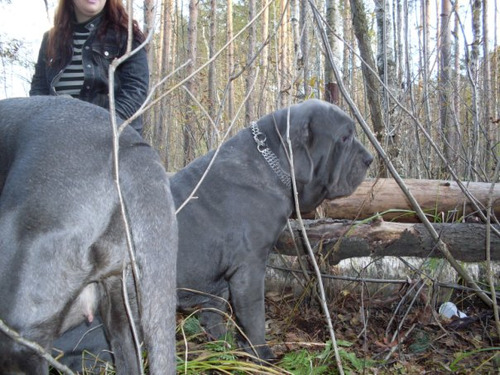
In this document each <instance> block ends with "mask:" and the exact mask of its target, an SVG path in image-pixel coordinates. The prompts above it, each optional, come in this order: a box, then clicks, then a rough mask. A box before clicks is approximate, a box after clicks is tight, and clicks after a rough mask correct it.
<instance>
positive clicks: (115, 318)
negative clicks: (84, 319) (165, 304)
mask: <svg viewBox="0 0 500 375" xmlns="http://www.w3.org/2000/svg"><path fill="white" fill-rule="evenodd" d="M102 286H103V291H104V293H103V297H102V300H101V309H100V311H101V317H102V320H103V323H104V328H105V331H106V336H107V337H108V340H109V343H110V345H111V350H112V351H113V356H114V359H115V368H116V373H117V374H123V375H126V374H139V373H140V368H139V362H138V355H137V352H136V349H135V345H134V340H133V336H132V330H131V328H130V321H129V318H128V316H127V314H126V312H125V307H124V306H125V305H124V300H123V292H122V282H121V277H118V276H112V277H109V278H107V279H106V280H104V281H103V282H102ZM127 289H128V292H129V293H128V295H129V296H131V297H130V299H131V300H130V303H131V305H132V307H133V309H132V313H133V314H134V318H135V320H136V327H137V329H138V330H140V324H139V323H138V320H137V318H138V317H137V307H136V301H135V299H134V298H133V297H132V295H133V293H130V292H131V291H133V290H134V287H133V285H131V283H128V287H127Z"/></svg>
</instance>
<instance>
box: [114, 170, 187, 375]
mask: <svg viewBox="0 0 500 375" xmlns="http://www.w3.org/2000/svg"><path fill="white" fill-rule="evenodd" d="M140 167H141V168H143V169H142V171H140V172H138V171H137V170H136V171H134V172H135V173H134V174H135V175H134V177H133V180H134V182H133V183H132V186H131V185H130V184H127V188H126V189H127V194H124V197H126V198H125V203H126V205H127V211H128V215H129V219H130V228H131V232H132V236H133V242H134V244H135V253H136V258H137V263H138V265H139V274H140V277H139V280H140V282H139V291H140V294H141V295H140V299H139V300H140V301H139V302H140V315H141V323H142V331H143V334H144V342H145V344H146V348H147V350H148V361H149V369H150V374H152V375H158V374H162V375H163V374H167V375H174V374H175V363H176V361H175V308H176V302H177V298H176V261H177V245H178V233H177V221H176V219H175V208H174V202H173V199H172V196H171V194H170V187H169V182H168V179H167V176H166V174H165V171H164V170H163V167H162V166H161V165H160V164H159V163H158V164H157V165H156V164H155V165H154V166H151V165H147V166H145V165H141V166H140ZM156 169H157V170H156ZM137 173H138V174H137ZM145 173H147V178H144V179H142V181H141V176H142V177H145V176H144V175H145Z"/></svg>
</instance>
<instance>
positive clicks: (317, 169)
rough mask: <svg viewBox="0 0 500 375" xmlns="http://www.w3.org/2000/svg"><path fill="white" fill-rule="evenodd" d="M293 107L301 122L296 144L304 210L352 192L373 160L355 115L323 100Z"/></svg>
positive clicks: (296, 166) (295, 118) (291, 113)
mask: <svg viewBox="0 0 500 375" xmlns="http://www.w3.org/2000/svg"><path fill="white" fill-rule="evenodd" d="M290 110H291V112H290V117H291V118H293V119H294V121H299V123H300V124H301V125H300V126H299V127H297V128H298V132H300V133H299V134H297V135H296V136H295V137H294V139H295V140H296V142H294V145H293V147H294V165H295V171H296V175H297V176H298V178H297V186H298V192H299V203H300V208H301V211H303V212H307V211H312V210H314V209H315V208H316V207H317V206H318V205H319V204H320V203H321V202H322V201H323V200H324V199H334V198H338V197H342V196H347V195H350V194H352V193H353V192H354V190H356V188H357V187H358V185H359V184H360V183H361V182H362V181H363V180H364V178H365V175H366V172H367V170H368V167H369V166H370V164H371V163H372V161H373V156H372V155H371V154H370V153H369V152H368V151H367V150H366V149H365V147H364V146H363V145H362V144H361V143H360V142H359V141H358V140H357V139H356V136H355V129H354V122H353V121H352V119H350V118H349V117H348V116H347V115H346V114H345V113H344V112H343V111H341V110H340V109H339V108H338V107H336V106H334V105H332V104H329V103H326V102H321V101H307V102H304V103H302V104H299V105H297V106H293V107H291V109H290Z"/></svg>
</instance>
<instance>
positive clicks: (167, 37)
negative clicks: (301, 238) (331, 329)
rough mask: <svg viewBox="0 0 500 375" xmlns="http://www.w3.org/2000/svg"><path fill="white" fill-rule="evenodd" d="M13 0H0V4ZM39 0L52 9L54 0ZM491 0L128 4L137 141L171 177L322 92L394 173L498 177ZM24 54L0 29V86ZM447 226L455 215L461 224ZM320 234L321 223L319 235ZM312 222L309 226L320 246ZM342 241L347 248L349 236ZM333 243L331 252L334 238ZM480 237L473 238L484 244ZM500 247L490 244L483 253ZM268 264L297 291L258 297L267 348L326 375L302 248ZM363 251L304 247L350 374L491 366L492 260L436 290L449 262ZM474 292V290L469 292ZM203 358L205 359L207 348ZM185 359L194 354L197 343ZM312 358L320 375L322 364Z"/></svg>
mask: <svg viewBox="0 0 500 375" xmlns="http://www.w3.org/2000/svg"><path fill="white" fill-rule="evenodd" d="M15 1H16V0H0V4H2V3H3V4H10V3H14V2H15ZM38 1H42V0H38ZM43 1H44V4H45V6H46V9H47V13H48V14H49V15H50V16H51V15H52V14H51V13H53V9H54V6H55V3H56V2H55V1H54V0H43ZM129 5H130V6H132V4H129ZM499 6H500V5H498V4H497V2H496V1H493V0H467V1H465V0H455V1H450V0H323V1H319V0H271V1H267V0H244V1H233V0H227V1H226V0H189V1H188V0H184V1H182V0H161V1H154V0H135V1H134V2H133V11H134V18H136V19H138V20H139V21H140V24H141V25H142V26H143V30H144V31H145V32H146V34H147V35H148V36H149V38H150V39H149V43H148V45H147V51H148V56H149V65H150V70H151V96H150V98H149V101H148V106H147V109H146V111H145V112H144V118H145V137H146V139H147V140H148V141H149V142H150V143H151V144H152V145H153V146H154V147H155V148H156V149H157V150H158V152H159V153H160V155H161V158H162V160H163V161H164V163H165V166H166V168H167V170H168V171H170V172H175V171H177V170H179V169H181V168H182V167H184V166H185V165H186V164H188V163H189V162H190V161H191V160H193V159H194V158H196V157H197V156H200V155H203V154H205V153H206V152H207V151H208V150H209V149H213V148H215V147H217V146H218V145H219V144H220V143H221V142H222V141H223V140H224V139H226V137H228V136H230V135H232V134H234V133H235V132H237V131H238V130H240V129H242V128H243V127H246V126H248V124H249V123H250V122H251V121H253V120H256V119H258V118H259V117H261V116H263V115H265V114H267V113H269V112H271V111H274V110H276V109H279V108H283V107H287V106H289V105H291V104H293V103H296V102H300V101H302V100H305V99H307V98H320V99H324V100H328V101H330V102H333V103H335V104H337V105H338V106H339V107H341V108H342V109H343V110H344V111H346V112H347V113H349V114H350V115H351V116H352V117H353V118H356V119H357V121H358V122H360V123H361V122H362V121H365V122H366V123H367V124H368V126H369V129H362V127H358V136H359V138H360V139H361V141H362V142H363V143H364V144H365V145H367V147H369V148H371V151H372V153H373V154H374V155H376V154H377V151H376V150H375V147H374V146H373V144H372V143H371V142H370V140H369V138H370V137H369V136H368V135H367V132H370V133H372V134H374V135H375V137H376V139H377V141H378V143H379V144H380V145H381V146H382V150H383V151H384V153H385V155H386V156H387V159H388V160H389V161H390V162H391V164H392V165H393V166H394V168H395V170H396V172H397V173H398V174H399V175H400V176H401V177H403V178H405V179H419V180H420V179H431V180H438V179H439V180H448V179H450V180H460V181H469V182H485V183H488V185H489V184H491V183H497V182H498V180H499V173H500V172H499V162H498V158H499V157H500V144H499V141H500V126H499V124H500V105H499V100H500V98H499V96H500V81H499V79H500V78H499V74H500V57H499V53H500V47H499V41H498V37H499V36H500V34H499V31H498V20H499V18H500V16H499V12H500V9H499ZM130 9H132V8H130ZM24 48H25V47H24V46H23V42H22V40H16V39H6V38H5V36H3V34H2V33H1V32H0V84H2V83H4V84H6V80H4V79H3V78H2V76H3V77H6V76H8V75H9V74H11V73H10V72H11V70H12V69H14V68H16V67H24V68H26V69H28V70H29V69H32V67H33V64H34V61H28V60H26V58H25V57H24V56H25V50H24ZM2 73H3V74H2ZM360 120H362V121H360ZM379 160H380V161H379V162H378V163H373V165H372V167H371V168H370V171H369V177H371V178H380V177H390V176H389V173H388V168H387V165H386V163H384V162H382V158H379ZM386 193H389V195H390V191H389V192H386ZM424 193H425V192H424ZM437 214H438V213H437ZM316 215H318V213H316ZM436 216H437V215H436ZM493 216H494V215H493ZM454 220H456V221H458V222H462V223H463V222H465V221H466V218H464V217H455V218H454ZM489 220H490V218H489ZM435 221H436V222H437V221H439V217H436V218H435ZM442 221H446V220H444V219H443V220H442ZM478 221H481V220H479V219H477V218H474V223H476V224H474V225H480V224H477V222H478ZM491 221H492V222H495V219H494V218H492V219H491ZM365 224H367V223H366V222H364V223H363V225H365ZM313 225H322V223H321V222H320V223H319V224H318V223H313V224H311V226H313ZM332 225H336V224H335V223H334V224H332ZM398 225H399V224H398ZM444 225H445V224H444ZM460 225H464V226H465V225H469V224H460ZM366 227H367V228H368V229H367V232H368V234H369V235H371V233H372V229H373V227H374V226H373V225H372V224H369V223H368V224H367V225H365V226H358V227H356V228H355V230H357V231H358V235H359V236H360V238H361V237H362V235H363V233H362V230H363V228H366ZM485 227H487V226H485V225H481V227H480V229H473V230H472V231H471V230H470V228H471V227H468V228H469V229H468V230H467V231H466V232H464V230H463V229H461V228H458V227H453V228H454V230H456V232H453V233H455V234H454V236H455V237H458V234H459V233H462V234H465V235H467V236H469V237H467V241H468V242H473V241H471V240H470V238H474V233H475V232H474V231H477V232H478V233H479V231H481V235H483V234H484V233H483V232H484V228H485ZM332 228H333V227H327V231H328V232H329V233H332V232H333V229H332ZM475 228H476V227H475ZM477 228H479V227H477ZM313 229H314V228H313ZM320 229H321V228H320ZM320 229H316V230H317V232H319V235H318V236H317V237H318V238H321V241H319V242H320V244H319V245H318V246H320V247H322V246H323V242H322V241H323V239H324V232H321V230H320ZM391 230H392V229H391ZM492 231H493V233H492V235H493V236H498V228H495V227H493V226H492ZM309 233H312V232H309ZM389 233H390V234H391V235H392V233H393V232H389ZM440 233H441V232H440ZM486 233H489V232H488V230H486ZM343 236H344V232H342V234H341V235H340V237H342V238H343ZM391 238H392V237H391ZM443 238H444V236H443ZM478 238H479V237H478ZM481 238H482V237H481ZM496 240H497V237H495V238H494V241H491V243H492V244H496V243H497V242H498V241H496ZM354 241H358V242H356V243H355V245H356V246H357V247H358V248H359V244H360V242H359V238H358V239H356V238H355V239H354ZM480 241H483V239H481V240H480ZM495 241H496V242H495ZM340 242H341V241H340ZM332 243H333V245H332V246H334V247H335V249H337V247H336V246H337V245H336V244H337V239H335V241H333V240H332ZM478 243H479V247H481V246H482V243H483V242H479V240H478ZM344 244H348V243H347V241H344ZM434 244H435V242H433V243H432V247H433V248H434V247H435V245H434ZM474 244H475V243H474ZM485 246H487V245H485ZM492 246H497V245H492ZM459 247H461V245H460V246H459ZM498 248H499V247H498V246H497V248H496V249H497V250H498ZM371 249H372V247H369V249H368V250H369V251H368V250H367V252H366V254H363V255H368V254H369V253H370V252H371V251H372V250H371ZM493 250H495V249H493ZM349 251H352V250H351V249H349ZM479 251H481V249H479ZM318 254H319V253H318ZM498 254H500V253H496V252H495V251H494V252H493V259H497V257H498ZM383 255H387V254H382V256H383ZM273 258H280V263H279V265H276V264H275V263H272V264H270V277H269V278H268V281H270V283H272V282H273V281H274V279H275V278H276V277H278V278H281V279H283V278H285V280H287V282H288V283H289V284H291V283H297V284H299V285H300V286H301V287H302V289H301V290H302V291H303V294H301V296H300V298H299V299H297V298H293V299H291V298H290V295H292V294H293V292H290V291H289V290H288V289H286V290H280V292H279V293H278V292H274V293H272V294H271V295H268V298H267V304H268V312H269V315H270V317H269V321H270V322H271V323H270V324H271V330H270V335H271V336H272V337H273V339H274V338H275V340H274V341H275V342H278V343H284V344H282V345H281V347H280V346H275V347H274V350H275V351H276V352H277V353H278V354H280V355H283V354H284V355H285V357H284V358H283V361H282V362H281V364H280V366H282V367H281V368H282V369H283V368H285V367H286V366H285V361H286V360H287V354H286V353H288V352H290V351H294V352H295V354H296V356H297V357H296V358H298V356H299V355H300V353H302V351H299V350H303V348H304V347H306V348H316V349H317V348H320V349H319V351H320V352H321V354H320V355H319V356H316V354H312V355H311V356H309V357H307V356H306V357H305V359H304V361H305V363H311V368H309V367H307V366H308V365H305V370H304V372H300V371H291V370H290V371H291V372H290V373H294V374H302V373H304V374H305V373H317V374H320V373H328V374H330V373H334V372H332V371H335V370H333V369H334V368H335V366H334V365H332V363H333V359H332V356H331V352H330V351H329V350H330V349H329V347H328V345H329V344H326V345H325V344H324V343H325V342H327V341H328V340H329V339H330V336H329V335H328V333H327V332H326V329H325V324H324V317H323V316H321V313H320V312H319V311H320V309H318V307H317V305H315V304H314V302H311V301H314V300H315V298H316V297H317V291H316V290H315V286H314V285H316V284H315V281H314V277H313V276H311V275H312V273H311V269H312V267H311V266H310V264H308V262H307V261H305V262H303V263H301V259H300V258H301V257H290V259H288V260H287V258H286V255H275V254H273ZM346 258H347V257H346ZM365 260H366V262H364V261H362V262H361V263H352V262H351V261H350V260H347V261H344V263H341V264H340V266H339V268H336V267H337V266H334V265H333V264H329V263H328V259H327V256H324V257H323V255H321V254H320V255H318V262H319V263H320V267H321V271H322V273H323V277H324V278H325V283H326V288H327V295H328V303H329V306H330V309H331V310H332V314H333V316H334V319H335V322H334V325H335V331H336V334H337V335H338V337H339V338H340V339H341V340H344V344H345V343H346V342H347V343H348V344H349V345H346V346H350V345H353V346H352V347H351V348H350V350H349V352H348V351H347V349H346V351H345V352H342V350H341V353H344V354H345V355H346V356H347V357H344V365H345V366H347V368H349V369H351V370H353V371H354V372H351V373H361V372H363V369H365V368H368V367H370V368H371V367H374V366H379V368H380V362H378V364H376V363H375V362H372V361H371V360H372V359H376V360H377V361H379V360H381V359H384V360H385V362H383V363H384V366H386V365H387V366H390V367H386V368H384V369H385V370H387V372H384V370H381V372H380V373H391V374H392V373H396V372H397V373H401V374H406V373H408V374H410V373H418V374H420V373H424V372H425V371H428V370H429V371H431V372H432V373H450V372H452V370H453V369H456V368H458V369H459V370H463V372H461V373H481V371H483V370H484V369H487V370H488V371H490V370H491V371H497V370H498V365H497V364H496V363H497V362H498V357H499V356H498V355H497V354H498V349H499V345H498V342H499V340H498V337H500V319H499V318H498V307H497V304H496V297H495V294H494V293H495V289H498V287H496V288H495V285H496V284H498V274H494V275H493V274H492V269H493V267H492V266H491V264H488V267H486V271H485V268H483V267H481V266H476V265H473V266H467V267H465V268H466V271H465V275H466V276H467V277H464V276H463V275H460V276H457V274H456V273H454V274H453V275H452V276H451V277H447V278H446V280H445V282H444V283H443V280H442V279H439V280H438V278H440V277H441V276H442V275H443V274H445V273H446V272H448V271H450V269H451V267H449V264H448V262H447V261H443V260H438V259H434V258H422V259H420V260H419V261H418V262H417V263H412V262H410V261H408V260H406V259H403V258H401V257H395V258H392V259H389V257H386V258H385V262H383V263H382V262H379V261H377V260H374V259H371V258H366V259H365ZM363 262H364V263H363ZM297 263H299V264H297ZM333 263H335V262H333ZM292 268H293V270H292ZM396 268H400V269H402V272H401V273H402V274H404V275H405V277H404V278H403V277H400V278H399V279H393V280H387V277H385V278H384V275H386V272H387V270H390V271H393V270H394V269H396ZM453 268H454V269H455V270H456V269H457V268H456V267H455V266H453ZM298 269H300V270H301V271H298ZM280 272H281V273H280ZM297 273H299V274H300V273H303V274H302V277H299V276H300V275H299V276H297V275H296V274H297ZM348 273H349V275H351V276H347V278H344V279H343V281H340V282H337V283H333V282H330V281H328V280H329V279H336V278H337V279H338V278H342V277H341V276H339V274H341V275H343V276H345V275H346V274H348ZM485 274H488V277H486V276H485ZM292 275H293V276H292ZM390 276H391V277H392V274H391V275H390ZM349 277H351V278H349ZM367 277H372V278H371V279H367ZM469 277H470V279H472V280H473V281H474V282H476V281H477V282H478V284H479V287H481V289H482V290H486V293H487V294H488V295H489V296H491V295H492V300H493V309H496V324H495V327H493V325H492V323H491V321H490V323H483V321H482V320H481V319H482V317H484V316H486V315H484V314H485V312H484V309H485V308H486V310H488V312H487V314H490V310H489V309H490V308H491V304H488V303H486V304H483V302H484V301H485V298H488V297H485V298H481V299H480V298H478V297H476V296H475V294H472V293H471V289H469V286H470V285H471V282H469V281H467V282H463V280H464V279H465V280H468V278H469ZM459 284H460V285H459ZM464 284H465V285H464ZM379 285H383V286H380V287H379ZM391 285H396V286H393V287H391ZM479 287H478V286H477V285H475V284H474V286H473V289H476V288H479ZM275 290H278V289H275ZM488 290H489V291H488ZM289 292H290V293H289ZM447 300H452V301H455V302H456V303H457V305H459V307H460V308H461V309H462V310H463V311H467V313H468V315H469V316H471V317H473V318H474V320H471V321H470V323H468V324H469V325H467V324H465V323H463V325H462V326H461V327H462V328H464V327H465V329H466V331H464V332H460V331H459V330H458V329H459V328H460V327H459V328H457V326H458V324H456V325H455V326H452V325H451V324H452V323H453V322H451V323H450V325H445V328H446V329H447V330H448V331H447V333H443V332H442V330H443V331H444V328H443V326H442V324H443V325H444V324H445V323H443V322H442V321H440V320H439V319H437V318H436V312H437V311H438V308H439V305H440V304H441V303H442V302H443V301H447ZM481 300H482V301H481ZM459 302H460V304H459ZM304 306H305V307H304ZM488 316H490V315H488ZM471 319H472V318H471ZM188 322H189V321H188ZM396 322H397V326H396ZM436 322H437V324H436ZM292 323H293V324H292ZM460 324H462V323H460ZM474 324H476V325H474ZM186 325H187V323H186V322H184V323H182V326H183V327H184V326H186ZM291 326H294V328H293V329H291V328H290V327H291ZM438 326H439V328H437V327H438ZM485 327H486V328H485ZM495 331H496V332H495ZM445 332H446V331H445ZM191 342H192V341H191ZM305 343H308V344H307V345H306V344H305ZM412 346H413V348H412ZM485 348H486V349H485ZM190 350H192V348H191V347H190ZM217 350H219V349H217ZM224 350H225V349H224ZM224 350H223V351H224ZM327 351H328V353H327V354H325V353H326V352H327ZM201 352H202V353H203V355H206V349H205V348H203V349H201ZM352 352H355V353H356V355H355V356H354V357H352ZM479 352H481V353H479ZM193 353H194V354H193ZM224 353H225V354H224V355H226V354H227V353H226V352H225V351H224ZM316 353H317V352H316ZM346 353H347V354H346ZM491 353H493V354H491ZM219 354H220V353H219ZM219 354H218V355H219ZM191 355H194V356H195V357H196V351H194V352H193V351H191V352H190V356H191ZM221 355H222V354H221ZM322 356H323V357H322ZM186 357H187V354H186ZM453 358H454V359H455V362H452V359H453ZM465 358H467V360H466V361H463V359H465ZM495 358H496V359H495ZM224 360H225V359H224ZM358 360H359V361H358ZM393 360H394V361H393ZM356 361H358V362H356ZM391 361H392V362H391ZM322 363H323V364H325V363H326V365H325V366H326V367H325V368H326V370H325V372H321V371H320V369H322V368H323V367H324V366H323V367H321V366H322V365H321V364H322ZM459 363H465V364H464V365H463V366H462V365H461V364H459ZM312 364H314V365H312ZM184 365H185V364H184V363H183V364H182V366H184ZM320 365H321V366H320ZM358 365H359V366H360V367H358ZM180 366H181V365H180ZM453 366H455V367H453ZM457 366H458V367H457ZM461 366H462V367H461ZM218 368H220V367H218ZM286 368H287V369H290V367H286ZM443 368H444V369H445V370H446V371H444V370H443ZM312 369H314V370H315V371H316V372H311V371H312ZM470 369H472V370H470ZM477 369H482V370H477ZM309 370H311V371H309ZM396 370H397V371H396ZM424 370H425V371H424ZM441 370H443V372H441ZM469 370H470V372H469ZM476 370H477V371H479V372H477V371H476ZM269 371H270V370H269ZM395 371H396V372H395ZM185 373H188V372H185ZM193 373H201V372H196V371H195V372H193ZM242 373H244V372H242ZM249 373H251V371H249ZM277 373H288V372H284V370H283V371H281V370H278V372H277ZM368 373H372V372H368ZM374 373H375V372H374Z"/></svg>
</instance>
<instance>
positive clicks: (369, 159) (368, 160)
mask: <svg viewBox="0 0 500 375" xmlns="http://www.w3.org/2000/svg"><path fill="white" fill-rule="evenodd" d="M363 162H364V163H365V165H366V167H367V168H368V167H369V166H370V165H371V164H372V162H373V156H372V155H371V154H368V155H367V156H366V157H365V159H364V160H363Z"/></svg>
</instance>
